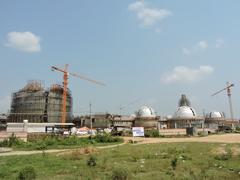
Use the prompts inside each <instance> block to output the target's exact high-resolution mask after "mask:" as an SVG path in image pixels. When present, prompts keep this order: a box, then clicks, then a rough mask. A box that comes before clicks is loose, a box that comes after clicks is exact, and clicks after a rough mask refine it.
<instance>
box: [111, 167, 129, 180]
mask: <svg viewBox="0 0 240 180" xmlns="http://www.w3.org/2000/svg"><path fill="white" fill-rule="evenodd" d="M127 178H128V171H127V169H126V168H123V167H117V168H114V169H113V171H112V180H126V179H127Z"/></svg>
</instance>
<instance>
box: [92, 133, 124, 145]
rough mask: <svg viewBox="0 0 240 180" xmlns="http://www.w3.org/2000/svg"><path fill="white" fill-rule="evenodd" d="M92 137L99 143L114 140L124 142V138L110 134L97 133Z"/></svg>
mask: <svg viewBox="0 0 240 180" xmlns="http://www.w3.org/2000/svg"><path fill="white" fill-rule="evenodd" d="M91 139H93V140H95V141H96V142H98V143H112V142H122V141H123V139H122V138H120V137H113V136H111V135H110V134H106V133H104V134H97V135H96V136H94V137H91Z"/></svg>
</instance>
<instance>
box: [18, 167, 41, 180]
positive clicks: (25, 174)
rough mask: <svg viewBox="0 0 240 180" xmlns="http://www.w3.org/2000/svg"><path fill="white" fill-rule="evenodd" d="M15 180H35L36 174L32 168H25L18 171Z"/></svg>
mask: <svg viewBox="0 0 240 180" xmlns="http://www.w3.org/2000/svg"><path fill="white" fill-rule="evenodd" d="M17 179H19V180H32V179H36V172H35V170H34V168H33V167H32V166H27V167H25V168H23V169H21V170H20V172H19V174H18V177H17Z"/></svg>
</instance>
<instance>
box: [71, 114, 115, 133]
mask: <svg viewBox="0 0 240 180" xmlns="http://www.w3.org/2000/svg"><path fill="white" fill-rule="evenodd" d="M91 119H92V128H94V129H95V128H101V129H104V128H109V127H111V126H112V115H111V114H108V113H103V114H93V115H91ZM91 119H90V115H86V116H81V117H77V118H74V120H73V123H74V124H75V125H76V127H84V126H87V127H88V128H91Z"/></svg>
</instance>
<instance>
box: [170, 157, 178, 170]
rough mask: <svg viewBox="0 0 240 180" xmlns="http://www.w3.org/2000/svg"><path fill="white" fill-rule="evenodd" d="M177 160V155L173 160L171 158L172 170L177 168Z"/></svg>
mask: <svg viewBox="0 0 240 180" xmlns="http://www.w3.org/2000/svg"><path fill="white" fill-rule="evenodd" d="M177 161H178V159H177V158H176V157H174V158H173V159H172V160H171V167H172V170H174V171H175V170H176V167H177Z"/></svg>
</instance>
